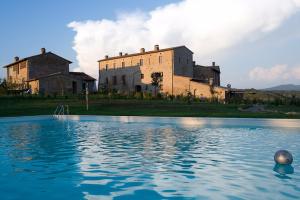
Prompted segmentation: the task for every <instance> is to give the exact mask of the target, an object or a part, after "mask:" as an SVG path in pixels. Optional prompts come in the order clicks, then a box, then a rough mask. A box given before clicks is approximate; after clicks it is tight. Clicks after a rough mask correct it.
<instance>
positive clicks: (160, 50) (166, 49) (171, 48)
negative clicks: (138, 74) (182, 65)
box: [98, 45, 193, 62]
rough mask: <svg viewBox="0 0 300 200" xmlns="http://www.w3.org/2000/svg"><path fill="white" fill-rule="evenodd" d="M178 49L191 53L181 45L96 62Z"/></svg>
mask: <svg viewBox="0 0 300 200" xmlns="http://www.w3.org/2000/svg"><path fill="white" fill-rule="evenodd" d="M178 48H186V49H188V50H189V51H190V52H192V51H191V50H190V49H189V48H187V47H186V46H184V45H182V46H177V47H170V48H165V49H159V50H157V51H156V50H153V51H146V52H143V53H133V54H124V55H122V56H113V57H109V58H105V59H101V60H98V62H101V61H106V60H113V59H116V58H126V57H131V56H138V55H144V54H149V53H157V52H163V51H169V50H174V49H178ZM192 53H193V52H192Z"/></svg>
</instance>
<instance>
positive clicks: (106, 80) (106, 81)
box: [105, 77, 108, 85]
mask: <svg viewBox="0 0 300 200" xmlns="http://www.w3.org/2000/svg"><path fill="white" fill-rule="evenodd" d="M105 83H106V85H108V78H107V77H106V79H105Z"/></svg>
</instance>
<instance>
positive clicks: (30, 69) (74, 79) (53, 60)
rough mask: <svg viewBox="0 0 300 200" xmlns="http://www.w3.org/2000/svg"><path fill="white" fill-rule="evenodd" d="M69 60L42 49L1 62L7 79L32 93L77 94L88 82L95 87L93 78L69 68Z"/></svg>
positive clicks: (91, 88)
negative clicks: (38, 52) (36, 53)
mask: <svg viewBox="0 0 300 200" xmlns="http://www.w3.org/2000/svg"><path fill="white" fill-rule="evenodd" d="M71 63H72V62H71V61H69V60H67V59H65V58H62V57H60V56H58V55H56V54H54V53H52V52H46V49H45V48H42V49H41V53H40V54H38V55H34V56H30V57H26V58H23V59H19V57H15V59H14V62H13V63H11V64H8V65H6V66H4V68H6V70H7V81H8V83H13V84H15V85H17V88H15V89H16V90H19V91H30V92H31V93H33V94H38V93H39V94H57V95H65V94H78V93H81V92H82V91H83V90H85V87H86V86H88V88H89V91H90V92H93V91H95V90H96V85H95V81H96V80H95V79H94V78H92V77H90V76H89V75H87V74H85V73H82V72H70V71H69V65H70V64H71Z"/></svg>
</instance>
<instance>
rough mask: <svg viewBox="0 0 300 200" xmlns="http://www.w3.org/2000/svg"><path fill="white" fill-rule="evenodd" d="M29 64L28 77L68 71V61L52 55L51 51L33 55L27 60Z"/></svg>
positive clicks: (32, 77)
mask: <svg viewBox="0 0 300 200" xmlns="http://www.w3.org/2000/svg"><path fill="white" fill-rule="evenodd" d="M28 65H29V77H28V78H29V79H34V78H38V77H41V76H45V75H49V74H53V73H57V72H62V73H64V74H67V73H69V63H68V62H67V61H66V60H64V59H62V58H60V57H58V56H55V55H53V54H52V53H46V54H44V55H43V54H41V55H39V56H35V57H33V58H31V59H29V61H28Z"/></svg>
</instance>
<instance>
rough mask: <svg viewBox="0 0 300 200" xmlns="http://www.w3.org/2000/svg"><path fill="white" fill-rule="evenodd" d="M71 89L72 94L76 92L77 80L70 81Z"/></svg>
mask: <svg viewBox="0 0 300 200" xmlns="http://www.w3.org/2000/svg"><path fill="white" fill-rule="evenodd" d="M72 90H73V94H77V82H76V81H73V82H72Z"/></svg>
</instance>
